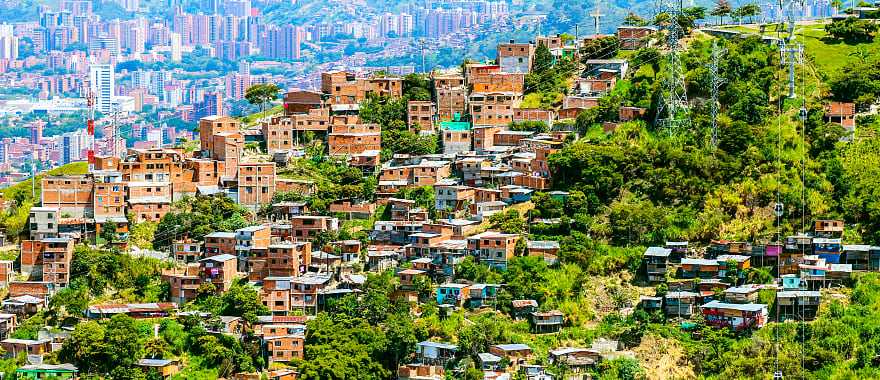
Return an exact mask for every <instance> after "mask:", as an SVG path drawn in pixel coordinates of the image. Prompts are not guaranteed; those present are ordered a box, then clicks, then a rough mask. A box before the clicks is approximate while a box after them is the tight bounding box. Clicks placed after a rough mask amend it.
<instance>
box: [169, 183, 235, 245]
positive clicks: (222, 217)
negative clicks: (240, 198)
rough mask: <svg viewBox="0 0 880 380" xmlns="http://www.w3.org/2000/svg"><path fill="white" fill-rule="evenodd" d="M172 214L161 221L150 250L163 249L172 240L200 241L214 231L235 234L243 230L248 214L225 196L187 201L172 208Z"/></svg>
mask: <svg viewBox="0 0 880 380" xmlns="http://www.w3.org/2000/svg"><path fill="white" fill-rule="evenodd" d="M172 208H173V212H169V213H168V214H165V216H164V217H162V220H161V221H160V222H159V225H158V226H157V228H156V231H155V233H154V236H153V247H155V248H156V249H162V248H165V247H168V246H170V245H171V243H173V242H174V241H175V240H178V239H184V238H190V239H199V240H200V239H202V238H203V237H204V236H205V235H207V234H210V233H212V232H215V231H235V230H236V229H239V228H242V227H246V226H248V225H249V224H250V222H249V221H248V220H247V219H246V217H248V216H249V215H250V214H249V213H248V211H247V210H246V209H244V208H243V207H242V206H240V205H238V204H236V203H235V202H234V201H233V200H232V199H231V198H229V197H226V196H201V195H200V196H197V197H194V198H193V197H187V198H184V199H182V200H180V201H177V202H175V203H174V204H173V205H172Z"/></svg>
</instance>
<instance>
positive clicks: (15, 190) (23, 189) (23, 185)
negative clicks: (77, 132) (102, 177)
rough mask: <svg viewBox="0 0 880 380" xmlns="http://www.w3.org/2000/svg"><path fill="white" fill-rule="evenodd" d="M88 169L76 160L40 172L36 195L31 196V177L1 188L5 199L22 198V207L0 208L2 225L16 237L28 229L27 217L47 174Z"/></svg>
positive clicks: (68, 172)
mask: <svg viewBox="0 0 880 380" xmlns="http://www.w3.org/2000/svg"><path fill="white" fill-rule="evenodd" d="M88 170H89V166H88V164H87V163H85V162H74V163H70V164H67V165H63V166H59V167H57V168H55V169H52V170H50V171H48V172H44V173H41V174H38V175H37V177H36V193H35V196H34V197H31V181H30V179H28V180H25V181H21V182H19V183H17V184H15V185H12V186H10V187H8V188H5V189H2V190H0V195H2V197H3V199H7V200H13V199H15V198H16V195H19V196H20V197H21V198H22V203H21V207H18V208H15V207H10V208H9V209H7V210H0V211H2V212H0V226H2V228H3V229H4V230H5V231H6V233H7V235H9V237H10V238H14V237H15V236H17V235H19V234H20V233H22V232H24V231H25V230H26V228H25V224H26V223H27V218H28V216H29V215H30V210H31V207H32V206H34V205H35V204H36V203H38V202H39V200H40V190H41V183H42V181H41V180H42V179H43V177H45V176H46V175H50V176H51V175H75V174H85V173H87V172H88Z"/></svg>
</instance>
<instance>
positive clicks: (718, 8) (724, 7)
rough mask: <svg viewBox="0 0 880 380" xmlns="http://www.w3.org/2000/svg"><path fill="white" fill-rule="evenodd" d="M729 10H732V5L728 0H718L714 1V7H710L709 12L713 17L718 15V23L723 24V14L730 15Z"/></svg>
mask: <svg viewBox="0 0 880 380" xmlns="http://www.w3.org/2000/svg"><path fill="white" fill-rule="evenodd" d="M731 12H733V7H732V6H731V5H730V2H729V1H728V0H718V1H717V2H716V3H715V8H712V12H711V13H710V14H711V15H712V16H715V17H720V18H721V22H720V24H721V25H724V16H727V15H730V13H731Z"/></svg>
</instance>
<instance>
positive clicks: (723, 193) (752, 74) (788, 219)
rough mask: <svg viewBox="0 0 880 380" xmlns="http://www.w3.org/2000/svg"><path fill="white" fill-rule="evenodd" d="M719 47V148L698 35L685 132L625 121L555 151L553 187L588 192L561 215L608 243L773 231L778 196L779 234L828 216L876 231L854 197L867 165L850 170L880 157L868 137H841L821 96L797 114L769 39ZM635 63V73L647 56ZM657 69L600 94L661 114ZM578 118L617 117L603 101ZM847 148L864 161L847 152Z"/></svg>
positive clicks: (688, 57)
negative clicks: (850, 139) (714, 142)
mask: <svg viewBox="0 0 880 380" xmlns="http://www.w3.org/2000/svg"><path fill="white" fill-rule="evenodd" d="M720 43H722V44H724V48H726V49H727V51H728V53H727V54H725V55H724V56H723V58H722V59H721V60H720V63H719V67H720V73H721V75H722V76H723V77H724V79H725V85H724V86H722V87H721V90H720V91H719V100H720V107H721V110H720V116H719V119H718V146H717V148H716V147H713V146H712V145H711V144H710V135H711V131H710V125H711V124H710V123H711V121H710V117H709V106H708V105H707V104H706V102H707V101H708V99H707V98H709V96H710V91H709V89H708V86H709V84H708V83H709V78H708V75H709V74H708V70H707V68H706V63H707V62H708V60H709V50H710V49H709V48H710V45H709V42H705V41H695V42H694V43H692V44H691V46H690V48H689V49H688V51H687V52H686V53H685V54H684V58H683V61H684V68H685V69H684V76H685V78H686V80H687V86H688V95H689V97H691V99H693V103H694V104H695V106H694V107H693V108H692V113H691V117H690V120H691V124H690V126H689V128H687V129H683V130H677V131H674V134H672V135H671V134H670V133H669V131H665V130H660V129H656V128H651V127H649V126H647V125H646V124H644V123H641V122H630V123H622V124H621V125H620V127H619V128H618V129H617V131H616V132H615V133H614V134H612V135H610V136H608V137H604V138H598V139H583V140H581V141H578V142H576V143H574V144H571V145H569V146H567V147H566V148H565V149H563V150H562V151H561V152H560V153H558V154H555V155H553V156H551V158H550V165H551V168H552V169H553V170H554V171H555V174H556V175H555V176H554V181H555V183H554V186H555V187H556V188H558V189H564V190H568V191H570V192H572V193H573V194H576V195H578V196H579V197H582V198H578V199H583V201H579V202H578V203H577V204H576V205H574V206H569V207H566V208H565V209H564V210H563V214H564V216H566V217H568V218H571V219H574V220H577V221H579V222H580V223H575V224H574V228H575V229H577V230H580V231H582V232H585V233H587V232H588V233H591V234H592V236H594V237H596V238H600V239H602V240H606V241H609V242H611V243H613V244H615V245H627V244H646V245H647V244H662V243H663V242H664V241H666V240H690V241H708V240H710V239H718V238H721V239H734V240H768V239H772V238H773V237H774V236H775V234H776V233H777V228H776V225H775V219H776V217H775V216H774V215H773V212H772V210H773V207H774V204H775V203H776V202H780V203H783V204H784V205H785V214H784V215H783V217H782V220H781V222H782V224H781V225H780V226H779V227H780V229H781V231H780V232H781V233H782V234H790V233H793V232H796V231H800V230H802V229H803V227H804V226H803V225H802V223H803V221H811V220H814V219H817V218H825V217H842V218H844V219H845V220H847V222H850V223H857V226H858V227H857V229H858V230H859V232H861V233H862V236H865V235H867V234H871V233H873V232H872V231H873V230H874V228H873V223H876V220H877V219H876V218H875V217H873V216H871V215H866V214H869V213H866V212H863V211H857V210H866V209H869V208H863V207H850V205H853V204H860V203H859V202H860V201H861V202H862V203H861V204H864V202H870V201H869V200H868V199H870V197H869V196H867V194H866V193H867V192H868V191H867V189H865V188H864V187H863V186H859V183H861V182H863V181H866V180H868V179H866V178H872V177H871V173H872V172H873V171H872V170H869V169H867V168H860V169H856V168H855V166H857V165H860V164H859V163H862V162H873V160H874V159H876V158H877V157H878V156H877V154H876V153H875V151H874V150H873V149H871V147H873V144H874V142H873V141H874V138H866V139H860V140H858V141H857V142H856V143H853V144H844V143H840V142H838V140H839V139H840V138H841V137H842V136H844V134H843V133H844V132H843V130H842V129H841V128H840V127H838V126H836V125H831V124H827V123H825V122H824V121H823V120H822V115H823V110H822V106H821V104H820V103H819V100H818V99H813V98H810V99H808V103H807V106H806V111H807V114H806V117H805V118H804V120H801V118H800V117H799V116H798V115H799V112H800V111H799V108H800V106H799V105H798V104H795V103H793V102H788V101H785V100H784V99H780V98H778V97H777V96H776V95H775V94H780V93H784V91H783V88H782V87H781V86H782V84H783V83H782V78H784V76H782V73H781V72H780V71H779V61H778V57H779V55H778V52H777V49H776V48H775V47H772V46H768V45H766V44H763V43H762V42H761V41H760V40H759V39H757V38H749V39H744V40H731V41H726V42H725V41H720ZM638 55H639V54H637V56H638ZM645 55H646V54H645ZM646 56H647V55H646ZM634 61H635V63H636V67H635V68H633V70H634V71H636V72H637V73H641V68H642V67H644V66H646V65H651V64H653V62H651V61H647V60H639V59H635V60H634ZM663 66H664V64H661V65H660V71H659V72H658V74H657V76H656V78H654V77H651V76H647V75H644V76H642V75H640V74H637V75H636V76H635V77H634V78H632V79H631V83H629V84H626V85H625V86H623V87H620V88H618V89H617V90H616V91H615V92H614V93H612V94H611V95H609V96H606V98H605V99H604V100H605V101H606V102H608V103H612V104H614V103H616V104H625V105H626V104H643V105H644V104H648V101H649V99H650V101H651V103H650V104H652V107H651V109H650V112H649V114H650V113H654V112H656V111H655V110H654V109H655V108H656V102H657V99H659V98H660V96H661V89H660V86H659V82H658V80H657V79H662V78H664V77H665V76H666V75H667V74H666V73H667V68H665V67H663ZM637 89H638V90H637ZM644 89H649V92H645V91H644ZM771 94H773V95H772V96H771ZM608 109H609V110H614V109H616V106H609V107H608ZM593 110H596V111H593ZM585 115H589V116H590V118H587V119H585V120H579V124H586V125H587V126H589V125H590V124H591V123H596V122H602V121H614V120H615V119H616V115H614V114H613V112H604V113H603V112H602V111H601V107H597V108H594V109H592V110H590V111H588V112H586V113H585ZM582 116H583V115H582ZM579 119H580V118H579ZM865 127H866V129H872V128H875V127H874V126H873V125H865ZM804 131H806V132H805V133H804ZM856 152H857V153H856ZM853 155H857V156H858V157H859V158H858V159H850V160H847V159H846V158H847V157H852V156H853ZM849 170H859V174H858V175H856V174H855V173H854V172H850V171H849ZM847 173H851V174H852V175H849V176H848V175H847ZM802 176H803V177H804V178H803V179H804V180H805V184H806V186H805V187H802V186H801V180H802ZM845 194H848V195H847V196H844V195H845ZM545 207H546V206H545ZM543 211H544V209H543V208H542V207H540V205H539V212H543Z"/></svg>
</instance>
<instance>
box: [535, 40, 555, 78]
mask: <svg viewBox="0 0 880 380" xmlns="http://www.w3.org/2000/svg"><path fill="white" fill-rule="evenodd" d="M552 67H553V54H552V53H550V48H549V47H547V45H545V44H544V43H543V42H542V43H540V44H538V47H537V48H536V49H535V58H534V59H533V60H532V72H533V73H536V74H541V73H544V72H547V70H550V69H551V68H552Z"/></svg>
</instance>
